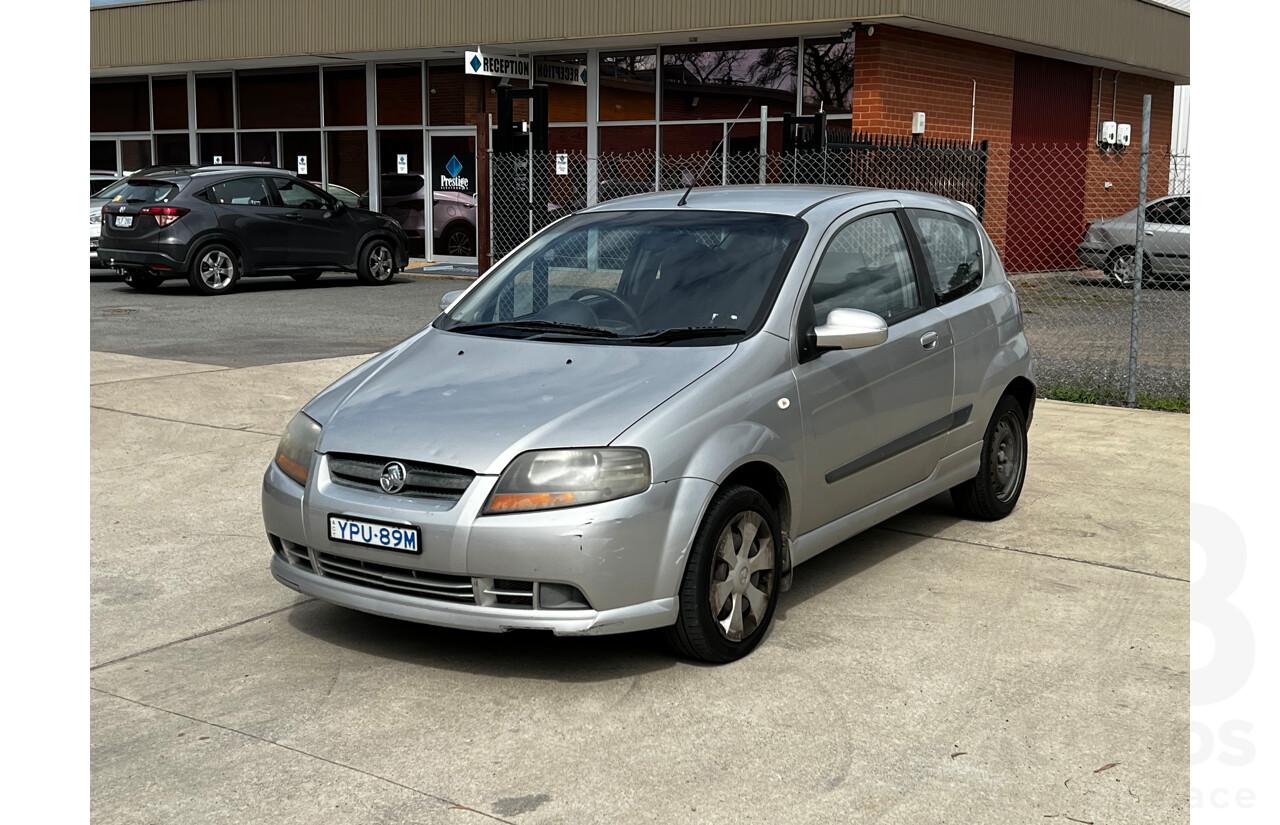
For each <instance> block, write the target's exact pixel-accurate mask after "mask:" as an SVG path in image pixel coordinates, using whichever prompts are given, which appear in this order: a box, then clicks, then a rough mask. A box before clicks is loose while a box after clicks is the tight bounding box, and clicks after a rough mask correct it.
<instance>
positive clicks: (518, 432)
mask: <svg viewBox="0 0 1280 825" xmlns="http://www.w3.org/2000/svg"><path fill="white" fill-rule="evenodd" d="M685 194H686V196H685V198H684V199H683V200H682V197H681V193H680V192H664V193H657V194H648V195H639V196H636V197H631V198H624V199H622V200H617V201H611V202H609V203H607V204H602V205H600V206H597V207H595V208H592V209H588V210H586V211H583V212H579V213H577V214H575V215H572V216H569V217H567V218H564V219H562V220H560V221H558V222H556V223H555V224H553V225H552V226H550V227H548V228H547V229H545V230H543V231H542V232H540V233H539V234H537V235H535V236H534V237H533V238H531V239H529V240H528V241H526V242H525V243H524V244H523V245H522V246H520V247H519V248H517V249H516V250H515V251H513V252H512V253H511V254H510V255H508V256H507V257H506V258H505V259H503V261H502V262H501V263H500V264H498V265H497V266H495V267H494V268H493V269H492V270H491V271H490V272H489V273H487V274H486V275H485V276H484V277H482V278H480V279H479V280H478V281H476V282H475V283H474V284H473V285H472V286H471V288H470V289H468V290H467V291H466V292H465V293H463V294H461V295H460V297H453V296H446V300H447V301H451V305H449V306H448V308H447V310H446V311H445V312H444V313H443V314H441V315H440V316H439V317H437V318H436V319H435V321H434V322H432V324H431V325H430V326H429V327H427V328H426V329H424V330H423V331H422V332H420V333H418V334H416V335H414V336H413V337H412V338H410V339H408V340H407V341H404V342H403V343H401V344H399V345H397V346H395V347H393V348H392V349H390V350H388V351H386V352H384V353H382V354H381V355H378V356H376V357H374V358H372V359H370V360H369V361H367V362H366V363H364V364H363V365H361V366H360V367H358V368H356V369H355V370H353V371H352V372H350V373H349V374H348V375H346V376H345V377H343V378H341V379H339V380H338V381H337V382H336V383H334V384H333V385H332V386H330V387H329V388H328V389H326V390H325V391H324V392H322V393H320V394H319V395H318V396H316V397H315V398H314V399H312V401H311V402H309V403H308V404H307V405H306V406H305V407H304V408H303V410H302V412H300V413H299V414H298V415H297V416H296V417H295V418H294V419H293V421H292V422H291V423H290V424H289V426H288V429H287V431H286V432H285V435H284V437H283V438H282V439H281V441H280V446H279V449H278V451H277V455H276V457H275V459H274V460H273V461H272V462H271V464H270V465H269V466H268V468H267V471H266V476H265V478H264V480H263V493H262V508H263V515H264V518H265V521H266V528H267V533H268V538H269V541H270V543H271V546H272V548H273V550H274V555H273V557H272V559H271V571H272V573H273V574H274V575H275V577H276V578H277V579H278V580H279V581H280V582H282V583H283V584H285V585H288V586H289V587H292V588H293V589H295V590H298V591H300V592H302V593H305V594H308V595H311V596H315V597H317V598H319V599H323V600H326V601H329V602H332V603H334V604H339V605H344V606H346V607H350V608H354V609H357V610H363V611H367V612H370V613H376V614H379V615H383V616H391V617H395V618H400V619H407V620H410V621H416V622H424V623H427V624H435V625H444V626H448V627H456V628H468V629H473V630H488V631H503V630H512V629H542V630H550V631H552V632H554V633H557V634H603V633H620V632H624V631H633V630H643V629H651V628H664V629H665V633H666V635H667V637H668V639H669V640H670V642H671V643H672V644H673V645H674V647H675V648H676V650H677V651H679V652H681V653H682V654H684V655H687V656H691V657H696V658H700V659H704V660H708V661H713V662H726V661H731V660H734V659H737V658H739V657H741V656H744V655H746V654H747V653H748V652H750V651H751V650H752V649H753V648H754V647H755V646H756V645H757V644H758V643H759V642H760V640H761V639H762V638H763V636H764V635H765V634H766V632H767V630H768V627H769V624H770V620H771V619H772V617H773V613H774V609H775V607H776V606H777V603H778V597H779V593H780V592H781V591H783V590H785V589H787V587H788V586H789V585H790V582H791V578H792V571H793V569H794V568H795V566H796V565H798V564H800V563H801V562H803V561H805V560H807V559H810V558H813V557H814V556H815V555H817V554H818V553H820V552H822V551H823V550H825V549H827V548H829V547H831V546H833V545H835V544H838V543H839V542H841V541H843V540H845V539H847V538H849V537H850V536H853V535H854V534H856V533H858V532H860V531H862V530H865V529H867V528H868V527H870V526H872V525H874V524H876V523H878V522H880V521H883V520H884V519H886V518H888V517H890V516H892V515H894V514H895V513H898V512H901V511H902V510H905V509H907V508H908V507H911V506H912V505H915V504H918V503H920V502H922V501H924V500H925V499H927V498H929V497H931V496H934V495H936V494H938V493H940V492H943V491H946V490H950V491H951V495H952V497H953V499H954V501H955V503H956V506H957V507H958V509H959V510H960V512H962V513H963V514H965V515H967V516H970V517H975V518H979V519H997V518H1001V517H1002V516H1004V515H1006V514H1008V513H1009V512H1010V511H1011V510H1012V509H1013V507H1014V506H1015V504H1016V503H1017V501H1018V496H1019V494H1020V493H1021V491H1022V485H1023V478H1024V476H1025V472H1026V461H1027V426H1028V423H1029V422H1030V420H1031V414H1032V408H1033V405H1034V403H1035V384H1034V376H1033V372H1032V364H1031V357H1030V353H1029V351H1028V347H1027V340H1026V338H1025V337H1024V335H1023V330H1022V316H1021V312H1020V310H1019V307H1018V300H1017V296H1016V295H1015V293H1014V290H1013V288H1012V287H1011V286H1010V284H1009V282H1008V280H1007V279H1006V278H1005V274H1004V270H1003V268H1002V267H1001V265H1000V260H999V258H998V257H997V255H996V252H995V250H994V248H993V247H992V245H991V242H990V240H989V239H988V238H987V236H986V234H985V232H984V231H983V229H982V226H981V225H980V224H979V223H978V222H977V220H976V219H975V217H974V215H973V213H972V211H971V210H970V209H968V208H967V207H966V206H965V205H963V204H960V203H957V202H955V201H951V200H948V199H945V198H940V197H935V196H931V195H924V194H920V193H912V192H893V191H883V190H869V189H864V190H860V189H849V188H834V187H809V186H787V187H778V186H762V187H732V188H723V189H700V190H693V191H692V192H690V193H685Z"/></svg>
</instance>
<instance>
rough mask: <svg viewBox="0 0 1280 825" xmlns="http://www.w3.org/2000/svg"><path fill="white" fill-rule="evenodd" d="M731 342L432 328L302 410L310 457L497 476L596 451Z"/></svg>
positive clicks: (716, 360)
mask: <svg viewBox="0 0 1280 825" xmlns="http://www.w3.org/2000/svg"><path fill="white" fill-rule="evenodd" d="M734 348H735V347H734V345H727V346H699V347H627V346H603V345H598V344H597V345H591V344H575V343H559V342H550V341H529V340H523V339H510V338H490V337H486V336H480V335H465V334H461V333H452V332H446V331H443V330H437V329H434V328H430V329H427V330H426V331H424V332H422V333H420V334H419V335H418V336H416V337H415V338H413V339H410V340H409V341H406V342H405V343H403V344H401V345H399V346H398V347H396V348H395V349H394V350H392V351H389V352H388V353H386V354H385V355H384V356H382V357H380V358H378V359H375V362H372V363H368V364H366V365H364V366H363V367H361V368H358V369H357V370H355V371H353V372H352V373H350V374H348V375H347V376H346V377H344V378H343V379H340V380H339V381H338V382H337V383H336V384H334V385H333V386H331V387H330V388H329V389H328V390H326V391H325V392H323V393H321V394H320V395H319V396H317V397H316V398H315V399H314V400H313V401H312V402H311V403H310V404H308V405H307V408H306V412H307V414H308V415H311V417H313V418H315V419H316V420H317V421H319V422H320V423H321V424H322V425H323V427H324V429H323V431H322V434H321V437H320V443H319V447H318V449H319V450H320V451H321V452H344V453H360V454H364V455H374V456H385V457H388V458H400V459H408V460H413V461H423V462H427V463H431V464H444V465H448V466H452V467H463V468H466V469H469V470H473V471H474V472H477V473H481V474H497V473H500V472H502V470H503V468H505V467H506V465H507V463H508V462H509V461H510V460H511V459H512V458H514V457H515V456H516V455H518V454H519V453H522V452H525V451H526V450H534V449H542V448H549V447H601V446H605V445H607V444H609V443H610V442H612V441H613V440H614V439H615V438H617V437H618V436H619V435H620V434H621V433H622V432H623V431H625V430H626V429H627V428H628V427H630V426H631V425H632V424H634V423H635V422H636V421H637V420H639V419H640V418H641V417H643V416H644V415H645V414H646V413H648V412H649V411H651V410H652V409H654V408H655V407H657V406H658V405H659V404H661V403H662V402H664V401H666V400H667V399H668V398H670V397H671V396H673V395H675V394H676V393H677V392H679V391H680V390H681V389H683V388H684V387H686V386H688V385H689V384H691V383H692V382H694V381H696V380H697V379H698V378H699V377H700V376H702V375H704V374H706V373H707V372H708V371H710V370H711V369H713V368H714V367H715V366H716V365H717V364H720V363H721V362H723V361H724V360H725V359H726V358H727V357H728V356H729V355H730V354H731V353H732V352H733V350H734Z"/></svg>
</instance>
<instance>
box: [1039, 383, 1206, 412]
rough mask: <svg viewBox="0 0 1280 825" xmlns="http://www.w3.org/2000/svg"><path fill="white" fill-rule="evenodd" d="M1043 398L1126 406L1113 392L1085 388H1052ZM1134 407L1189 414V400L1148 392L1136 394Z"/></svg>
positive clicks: (1122, 398) (1119, 394)
mask: <svg viewBox="0 0 1280 825" xmlns="http://www.w3.org/2000/svg"><path fill="white" fill-rule="evenodd" d="M1043 397H1044V398H1049V399H1052V400H1054V401H1070V402H1072V403H1074V404H1102V405H1105V406H1111V407H1123V406H1126V404H1125V402H1126V398H1125V396H1124V395H1123V394H1122V393H1119V392H1116V391H1114V390H1107V389H1097V388H1087V387H1054V388H1053V389H1049V390H1046V391H1045V393H1044V395H1043ZM1134 400H1135V406H1136V407H1137V409H1140V410H1157V411H1159V412H1177V413H1190V412H1191V399H1190V398H1180V397H1177V396H1169V395H1154V394H1152V393H1149V392H1140V393H1138V394H1137V396H1136V398H1135V399H1134Z"/></svg>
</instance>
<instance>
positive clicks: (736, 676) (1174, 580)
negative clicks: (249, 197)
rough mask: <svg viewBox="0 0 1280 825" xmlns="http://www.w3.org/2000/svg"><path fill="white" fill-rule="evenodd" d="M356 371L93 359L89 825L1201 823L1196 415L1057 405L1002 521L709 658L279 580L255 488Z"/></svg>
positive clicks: (328, 362) (876, 566)
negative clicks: (1195, 802) (421, 616)
mask: <svg viewBox="0 0 1280 825" xmlns="http://www.w3.org/2000/svg"><path fill="white" fill-rule="evenodd" d="M335 288H336V287H335ZM392 288H394V287H392ZM264 289H265V288H264ZM409 289H413V287H406V288H405V291H406V294H409V292H408V291H409ZM353 292H358V290H354V291H353ZM299 294H301V293H299ZM422 294H423V298H424V299H425V298H426V297H427V296H426V294H425V291H424V292H422ZM148 297H150V296H148ZM424 303H425V301H424ZM157 305H158V304H152V306H157ZM431 314H434V313H431ZM427 320H428V321H429V320H430V318H429V317H428V318H427ZM423 323H426V322H425V321H424V322H423ZM397 334H399V333H398V332H397ZM400 337H403V336H400ZM397 340H398V338H397ZM95 348H97V345H96V344H95ZM364 357H365V356H363V355H350V356H345V357H338V358H328V359H321V360H310V361H304V362H297V363H261V364H259V363H253V362H255V361H257V360H260V359H254V358H248V359H245V362H246V364H245V365H237V364H228V363H219V362H217V361H216V360H214V359H203V360H202V359H200V358H191V359H189V360H162V359H158V358H152V357H139V356H138V355H136V354H122V353H120V352H114V353H111V352H94V353H93V354H92V356H91V383H92V387H91V392H90V404H91V411H90V418H91V428H92V429H91V438H92V456H91V460H92V467H91V469H92V475H91V494H92V502H91V513H92V515H91V519H92V526H91V535H92V546H91V621H92V634H91V661H90V663H89V664H90V707H91V714H92V728H91V730H92V733H91V736H92V742H91V808H92V817H93V820H94V822H96V823H100V825H103V824H105V823H141V822H147V823H151V822H166V823H168V822H190V823H201V825H205V824H206V823H219V822H226V823H244V822H271V823H294V822H296V823H306V824H307V825H314V823H316V822H325V823H335V824H336V823H374V822H378V823H381V822H385V823H403V822H430V823H437V822H471V821H476V822H479V821H482V820H498V821H504V822H515V823H530V824H531V825H532V824H533V823H562V822H563V823H570V822H572V823H585V822H640V821H654V822H698V823H719V822H749V821H750V822H762V823H781V822H787V823H797V822H885V823H904V824H906V823H910V825H917V824H918V823H922V822H980V823H1002V822H1009V823H1027V822H1037V823H1039V822H1063V823H1066V822H1069V821H1072V820H1074V821H1087V822H1093V823H1097V825H1102V823H1134V822H1185V821H1186V819H1187V816H1188V797H1187V788H1188V766H1187V760H1186V754H1187V752H1188V745H1189V743H1188V724H1189V717H1188V691H1189V677H1188V668H1189V609H1190V586H1189V584H1188V579H1189V564H1190V562H1189V553H1188V544H1187V536H1188V532H1189V513H1188V497H1189V487H1190V459H1189V430H1190V418H1189V417H1188V416H1179V415H1172V414H1163V413H1153V412H1141V411H1129V410H1122V409H1112V408H1100V407H1088V406H1077V405H1070V404H1063V403H1055V402H1041V403H1040V404H1039V405H1038V406H1037V411H1036V418H1035V423H1034V425H1033V427H1032V430H1031V435H1030V464H1029V469H1028V479H1027V486H1026V489H1025V492H1024V494H1023V498H1022V501H1021V503H1020V505H1019V507H1018V509H1017V510H1016V511H1015V512H1014V514H1013V515H1011V516H1010V517H1009V518H1008V519H1006V520H1004V521H1002V522H999V523H996V524H979V523H973V522H965V521H961V520H959V519H958V518H957V517H956V516H955V515H954V514H953V511H952V509H951V507H950V504H949V502H948V501H947V500H946V498H945V497H942V498H938V499H935V500H932V501H930V502H927V503H925V504H924V505H921V506H919V507H917V508H914V509H913V510H910V511H908V512H906V513H904V514H902V515H900V516H898V517H896V518H895V519H893V520H892V521H890V522H888V523H887V524H885V525H882V526H881V527H878V528H875V529H872V530H870V531H868V532H866V533H864V534H863V535H861V536H858V537H856V538H854V539H853V540H851V541H848V542H846V543H845V544H844V545H842V546H840V547H838V548H835V549H833V550H830V551H828V552H827V553H825V554H823V555H822V556H820V557H818V558H817V559H815V560H814V561H812V562H810V563H808V564H806V565H802V566H801V567H799V568H797V571H796V577H795V586H794V587H793V589H792V590H791V591H789V592H787V593H785V594H783V595H782V600H781V604H780V607H779V610H778V613H777V621H776V624H775V626H774V628H773V630H772V632H771V634H770V636H769V637H768V638H767V639H766V640H765V642H764V643H763V644H762V645H761V647H760V648H759V649H758V650H757V651H756V652H755V653H753V654H752V655H751V656H749V657H748V658H746V659H745V660H743V661H740V662H737V663H734V664H732V665H728V666H722V667H709V666H703V665H699V664H694V663H690V662H686V661H682V660H678V659H674V658H672V657H671V656H670V655H669V654H668V653H667V652H666V651H665V650H664V649H663V648H662V647H661V646H660V645H658V644H657V643H656V642H655V640H654V639H653V638H652V637H651V636H643V635H642V636H615V637H599V638H588V639H557V638H554V637H551V636H549V635H538V634H508V635H484V634H475V633H468V632H461V631H446V630H439V629H434V628H429V627H422V626H417V625H411V624H406V623H400V622H396V621H391V620H387V619H381V618H377V617H373V616H367V615H363V614H359V613H355V612H351V611H347V610H344V609H341V608H337V607H332V606H329V605H326V604H324V603H321V602H317V601H313V600H309V599H304V598H302V597H300V596H299V595H298V594H296V593H294V592H293V591H291V590H288V589H286V588H284V587H282V586H280V585H279V584H277V583H276V582H275V581H274V580H273V579H272V578H271V575H270V573H269V572H268V569H267V565H268V561H269V555H270V553H269V549H268V547H267V543H266V540H265V537H264V533H263V527H262V519H261V514H260V511H259V503H258V494H259V481H260V478H261V474H262V471H263V469H264V468H265V467H266V464H267V462H268V461H269V460H270V457H271V455H272V451H273V449H274V447H275V444H276V440H277V438H278V436H279V433H280V432H281V431H282V429H283V428H284V426H285V424H286V423H287V422H288V420H289V418H290V417H291V416H292V415H293V413H294V412H295V411H296V410H297V409H298V408H299V407H300V406H301V405H302V404H303V403H304V402H305V401H306V400H307V399H308V398H310V397H311V396H312V395H313V394H314V393H315V392H317V391H318V390H320V389H321V388H323V387H324V386H325V385H326V384H328V383H329V382H330V381H331V380H333V379H334V378H336V377H338V376H339V375H341V374H342V373H343V372H345V371H346V370H348V369H350V368H351V367H353V366H355V365H356V364H358V363H360V362H361V361H362V360H363V358H364ZM268 360H274V359H268ZM224 361H225V359H224ZM1067 817H1070V818H1071V819H1067Z"/></svg>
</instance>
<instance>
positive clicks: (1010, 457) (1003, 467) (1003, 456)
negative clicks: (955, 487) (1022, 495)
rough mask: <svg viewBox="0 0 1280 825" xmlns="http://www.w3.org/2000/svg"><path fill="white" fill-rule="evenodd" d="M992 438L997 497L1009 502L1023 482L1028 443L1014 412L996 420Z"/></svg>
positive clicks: (992, 467)
mask: <svg viewBox="0 0 1280 825" xmlns="http://www.w3.org/2000/svg"><path fill="white" fill-rule="evenodd" d="M991 435H992V438H991V481H992V487H993V488H994V492H995V494H996V498H997V499H999V500H1000V501H1004V502H1007V501H1009V500H1010V499H1012V498H1013V496H1014V495H1015V494H1016V493H1017V492H1018V487H1019V485H1021V483H1022V455H1023V451H1024V450H1025V448H1026V444H1025V442H1024V440H1023V436H1022V428H1021V427H1019V426H1018V422H1017V419H1015V418H1014V417H1013V415H1012V414H1006V415H1005V416H1004V417H1003V418H1001V419H1000V420H999V421H998V422H996V428H995V431H994V432H992V434H991Z"/></svg>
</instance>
